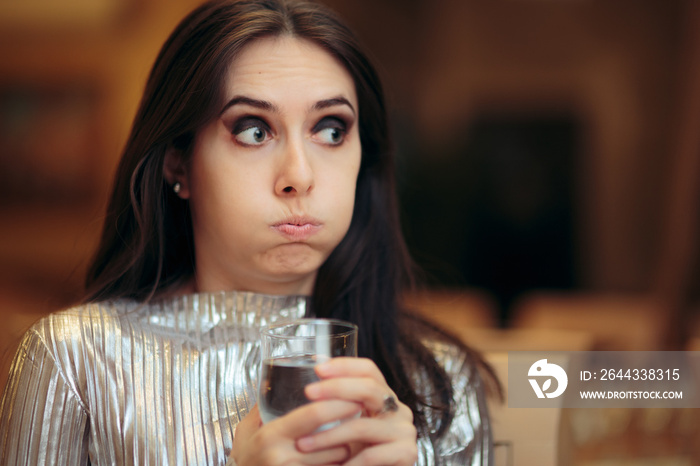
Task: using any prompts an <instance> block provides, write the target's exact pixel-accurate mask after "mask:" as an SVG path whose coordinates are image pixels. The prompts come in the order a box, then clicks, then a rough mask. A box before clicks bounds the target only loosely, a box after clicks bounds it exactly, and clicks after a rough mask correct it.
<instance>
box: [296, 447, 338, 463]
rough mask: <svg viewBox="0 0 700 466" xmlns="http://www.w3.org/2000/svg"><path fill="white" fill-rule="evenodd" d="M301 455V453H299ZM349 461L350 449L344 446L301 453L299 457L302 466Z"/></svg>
mask: <svg viewBox="0 0 700 466" xmlns="http://www.w3.org/2000/svg"><path fill="white" fill-rule="evenodd" d="M299 453H303V452H299ZM349 459H350V449H349V448H348V447H346V446H339V447H334V448H327V449H325V450H320V451H314V452H310V453H303V454H301V456H299V461H300V462H301V463H302V464H311V465H313V464H323V465H328V464H340V463H344V462H345V461H347V460H349Z"/></svg>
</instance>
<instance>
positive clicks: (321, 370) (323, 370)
mask: <svg viewBox="0 0 700 466" xmlns="http://www.w3.org/2000/svg"><path fill="white" fill-rule="evenodd" d="M315 369H316V374H318V375H319V376H323V375H328V373H329V372H330V365H329V364H328V363H327V362H324V363H321V364H318V365H317V366H316V367H315Z"/></svg>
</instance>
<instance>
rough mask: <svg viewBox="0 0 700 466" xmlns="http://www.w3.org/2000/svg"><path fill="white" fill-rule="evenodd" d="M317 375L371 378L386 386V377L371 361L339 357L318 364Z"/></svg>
mask: <svg viewBox="0 0 700 466" xmlns="http://www.w3.org/2000/svg"><path fill="white" fill-rule="evenodd" d="M314 369H315V370H316V374H317V375H318V376H319V377H320V378H322V379H325V378H331V377H369V378H372V379H374V380H376V381H377V382H380V383H383V384H384V385H386V381H385V380H384V375H382V372H381V371H380V370H379V368H378V367H377V365H376V364H375V363H374V361H372V360H371V359H367V358H349V357H338V358H331V359H329V360H328V361H326V362H324V363H322V364H318V365H317V366H316V367H315V368H314Z"/></svg>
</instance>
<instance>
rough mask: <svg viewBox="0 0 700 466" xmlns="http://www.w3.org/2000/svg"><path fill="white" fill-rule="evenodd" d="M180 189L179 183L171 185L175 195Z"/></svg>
mask: <svg viewBox="0 0 700 466" xmlns="http://www.w3.org/2000/svg"><path fill="white" fill-rule="evenodd" d="M180 188H181V185H180V183H179V182H178V183H175V184H174V185H173V191H174V192H175V194H177V193H179V192H180Z"/></svg>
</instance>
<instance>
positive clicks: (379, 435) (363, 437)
mask: <svg viewBox="0 0 700 466" xmlns="http://www.w3.org/2000/svg"><path fill="white" fill-rule="evenodd" d="M416 438H417V431H416V428H415V426H414V425H413V423H412V422H407V421H405V420H393V421H388V420H386V419H376V418H358V419H352V420H348V421H345V422H342V423H341V424H339V425H338V426H336V427H334V428H332V429H328V430H325V431H322V432H317V433H314V434H313V435H309V436H305V437H302V438H300V439H298V440H297V442H296V444H297V449H299V450H300V451H305V452H308V451H316V450H322V449H326V448H331V447H333V446H338V445H345V444H349V443H365V444H372V445H374V444H384V443H392V442H408V443H414V444H415V443H416Z"/></svg>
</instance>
